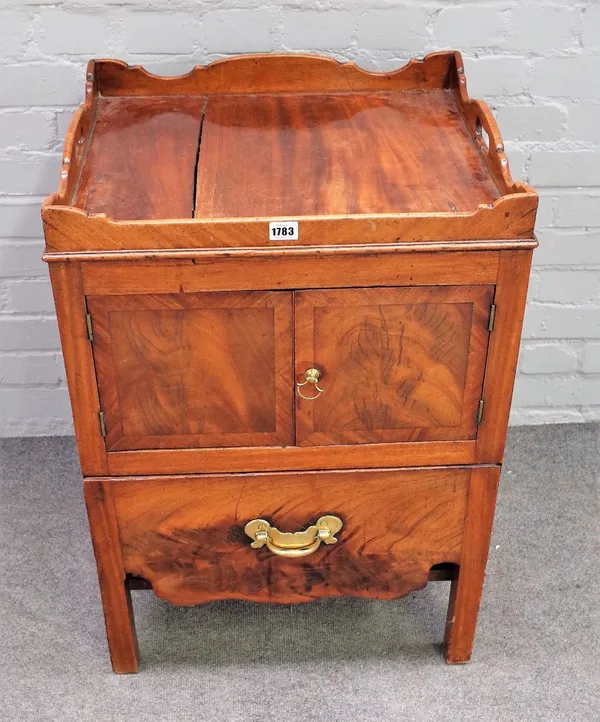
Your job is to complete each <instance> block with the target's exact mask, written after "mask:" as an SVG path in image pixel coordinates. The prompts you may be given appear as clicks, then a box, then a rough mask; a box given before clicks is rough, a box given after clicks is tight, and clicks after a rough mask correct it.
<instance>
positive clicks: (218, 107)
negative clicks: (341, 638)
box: [42, 52, 537, 673]
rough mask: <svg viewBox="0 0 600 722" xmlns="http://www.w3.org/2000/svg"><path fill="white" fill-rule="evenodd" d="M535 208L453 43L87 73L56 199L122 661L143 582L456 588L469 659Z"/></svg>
mask: <svg viewBox="0 0 600 722" xmlns="http://www.w3.org/2000/svg"><path fill="white" fill-rule="evenodd" d="M536 209H537V195H536V194H535V192H534V191H533V190H532V189H531V188H529V187H528V186H526V185H524V184H522V183H518V182H513V180H512V178H511V176H510V173H509V170H508V163H507V160H506V156H505V154H504V148H503V144H502V140H501V137H500V133H499V131H498V128H497V126H496V123H495V121H494V119H493V117H492V115H491V113H490V111H489V109H488V108H487V106H486V105H485V104H484V103H482V102H480V101H475V100H470V99H469V98H468V95H467V91H466V83H465V77H464V71H463V65H462V59H461V57H460V54H459V53H452V52H444V53H435V54H433V55H429V56H428V57H427V58H425V59H424V60H422V61H411V62H410V63H408V65H406V66H405V67H404V68H402V69H400V70H398V71H395V72H392V73H369V72H366V71H363V70H360V69H359V68H357V67H356V66H355V65H353V64H351V63H347V64H339V63H337V62H336V61H333V60H329V59H326V58H319V57H312V56H295V55H287V56H280V55H269V56H240V57H236V58H230V59H228V60H224V61H219V62H217V63H213V64H212V65H209V66H208V67H206V68H201V67H197V68H194V70H192V71H191V72H190V73H189V74H188V75H185V76H181V77H179V78H159V77H156V76H153V75H151V74H149V73H147V72H146V71H144V70H143V69H142V68H139V67H131V68H130V67H128V66H127V65H125V64H124V63H120V62H118V61H114V60H100V61H92V62H90V64H89V66H88V72H87V83H86V101H85V103H84V104H83V105H82V106H81V108H80V109H79V110H78V111H77V113H76V114H75V116H74V118H73V121H72V123H71V127H70V129H69V132H68V134H67V139H66V143H65V151H64V158H63V167H62V171H61V179H60V185H59V189H58V191H57V193H55V194H53V195H52V196H50V198H48V200H47V201H46V202H45V204H44V207H43V210H42V216H43V220H44V230H45V236H46V253H45V255H44V258H45V260H46V261H48V262H49V263H50V275H51V279H52V286H53V290H54V297H55V301H56V308H57V314H58V320H59V327H60V333H61V341H62V345H63V350H64V355H65V363H66V368H67V377H68V382H69V391H70V394H71V401H72V405H73V416H74V423H75V431H76V435H77V443H78V448H79V453H80V458H81V466H82V470H83V474H84V477H85V483H84V490H85V499H86V503H87V508H88V514H89V520H90V527H91V531H92V539H93V543H94V550H95V554H96V560H97V564H98V572H99V579H100V586H101V592H102V601H103V605H104V614H105V619H106V627H107V633H108V640H109V646H110V652H111V658H112V663H113V668H114V670H115V671H116V672H119V673H126V672H135V671H137V668H138V652H137V644H136V640H135V632H134V624H133V614H132V608H131V598H130V590H131V589H133V588H136V589H137V588H141V587H151V588H152V589H153V590H154V592H155V593H156V594H157V595H158V596H159V597H161V598H163V599H166V600H168V601H170V602H172V603H174V604H184V605H189V604H200V603H204V602H208V601H210V600H213V599H226V598H240V599H249V600H254V601H258V602H261V601H262V602H278V603H292V602H304V601H309V600H311V599H316V598H321V597H328V596H340V595H356V596H364V597H373V598H379V599H391V598H395V597H401V596H403V595H405V594H407V593H408V592H410V591H412V590H416V589H421V588H423V587H424V586H425V584H427V582H428V581H431V580H437V579H450V580H451V591H450V604H449V612H448V621H447V629H446V638H445V655H446V659H447V661H448V662H453V663H456V662H466V661H468V660H469V658H470V655H471V649H472V646H473V639H474V634H475V625H476V620H477V611H478V607H479V600H480V596H481V589H482V584H483V578H484V572H485V564H486V559H487V551H488V545H489V539H490V533H491V526H492V520H493V515H494V507H495V495H496V488H497V484H498V479H499V476H500V468H501V462H502V457H503V452H504V444H505V438H506V428H507V423H508V413H509V408H510V399H511V394H512V385H513V381H514V373H515V367H516V362H517V356H518V348H519V340H520V331H521V323H522V318H523V312H524V306H525V295H526V291H527V283H528V277H529V267H530V262H531V254H532V250H533V248H534V247H535V246H536V245H537V242H536V240H535V236H534V233H533V226H534V220H535V214H536ZM271 223H279V224H280V226H279V228H280V229H283V230H279V231H278V230H277V228H275V229H273V228H272V227H271Z"/></svg>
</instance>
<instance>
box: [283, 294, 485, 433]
mask: <svg viewBox="0 0 600 722" xmlns="http://www.w3.org/2000/svg"><path fill="white" fill-rule="evenodd" d="M493 297H494V286H492V285H472V286H420V287H393V288H360V289H359V288H352V289H325V290H307V291H298V292H296V294H295V326H296V327H295V339H296V354H295V367H296V382H297V384H302V383H304V382H305V381H306V379H307V375H306V372H307V371H308V370H309V369H316V370H317V371H318V376H319V378H318V382H317V385H318V388H319V389H322V390H323V391H322V393H320V392H319V391H318V390H317V388H316V386H315V384H314V383H312V382H311V381H309V382H308V383H306V384H305V385H303V386H297V389H296V402H297V406H296V442H297V444H299V445H300V446H310V445H318V446H323V445H331V444H364V443H384V442H396V441H398V442H400V441H443V440H449V441H451V440H455V439H474V438H476V436H477V409H478V405H479V400H480V398H481V391H482V386H483V377H484V372H485V363H486V356H487V347H488V335H489V331H488V325H489V317H490V309H491V304H492V303H493ZM312 373H313V375H312V379H313V380H314V372H312ZM309 376H310V374H309ZM302 396H306V397H311V396H312V397H315V398H312V399H311V400H306V399H304V398H302Z"/></svg>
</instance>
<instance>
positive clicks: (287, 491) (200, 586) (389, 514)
mask: <svg viewBox="0 0 600 722" xmlns="http://www.w3.org/2000/svg"><path fill="white" fill-rule="evenodd" d="M497 478H498V468H497V467H475V468H467V467H458V468H433V469H405V470H397V469H394V470H374V471H348V472H345V471H343V472H341V471H333V472H305V473H282V474H251V475H247V474H244V475H224V476H197V477H149V478H133V479H118V478H117V479H88V480H87V482H86V495H87V501H88V507H89V508H90V515H91V516H92V517H93V515H94V506H95V504H96V500H100V499H101V502H100V501H99V502H98V503H102V504H106V500H107V499H112V500H113V508H114V521H115V525H116V527H117V528H118V537H119V540H120V544H121V551H122V566H123V572H124V574H130V575H133V576H135V577H142V578H144V579H146V580H147V581H148V582H150V583H151V584H152V587H153V589H154V591H155V593H156V594H157V596H159V597H161V598H163V599H166V600H168V601H170V602H172V603H175V604H181V605H191V604H199V603H203V602H207V601H210V600H213V599H225V598H238V599H249V600H254V601H270V602H284V603H287V602H302V601H308V600H311V599H316V598H320V597H330V596H342V595H347V596H350V595H351V596H363V597H376V598H382V599H391V598H395V597H401V596H403V595H405V594H406V593H408V592H409V591H411V590H414V589H419V588H422V587H424V586H425V585H426V583H427V580H428V577H429V572H430V569H431V567H432V566H434V565H437V564H442V563H454V564H459V565H460V564H461V555H462V554H463V552H464V546H465V545H464V541H465V538H466V532H465V523H466V519H467V518H468V516H469V515H468V514H467V505H468V503H469V499H470V494H469V490H470V487H471V485H473V484H477V485H478V487H479V488H483V489H484V490H487V491H488V492H491V491H492V490H494V489H495V485H496V483H497ZM472 498H473V499H476V498H489V500H490V504H491V506H490V508H488V509H477V510H476V514H475V516H473V518H482V517H485V516H486V514H493V498H494V494H493V493H489V494H487V493H486V494H484V495H483V496H478V495H477V494H474V495H472ZM112 514H113V512H112V511H111V515H112ZM482 549H483V550H484V551H485V554H486V553H487V540H485V543H484V545H483V547H482ZM477 553H479V552H477ZM485 554H484V558H483V563H484V564H485Z"/></svg>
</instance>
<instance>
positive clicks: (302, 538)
mask: <svg viewBox="0 0 600 722" xmlns="http://www.w3.org/2000/svg"><path fill="white" fill-rule="evenodd" d="M342 526H343V524H342V520H341V519H340V518H339V517H337V516H331V515H327V516H322V517H320V518H319V519H317V521H316V523H315V524H313V525H312V526H309V527H308V529H305V530H304V531H298V532H282V531H279V529H276V528H275V527H274V526H271V525H270V524H269V522H268V521H265V520H264V519H253V520H252V521H249V522H248V523H247V524H246V526H245V527H244V531H245V532H246V534H247V535H248V536H249V537H250V539H253V540H254V541H253V542H252V544H250V546H251V547H252V548H253V549H260V548H261V547H262V546H264V545H265V544H266V545H267V547H268V548H269V549H270V550H271V551H272V552H273V554H277V556H280V557H292V558H295V557H306V556H308V555H309V554H312V553H313V552H316V551H317V549H318V548H319V546H320V544H321V542H323V543H324V544H335V543H336V541H337V539H336V538H335V534H337V533H338V532H339V531H340V529H341V528H342Z"/></svg>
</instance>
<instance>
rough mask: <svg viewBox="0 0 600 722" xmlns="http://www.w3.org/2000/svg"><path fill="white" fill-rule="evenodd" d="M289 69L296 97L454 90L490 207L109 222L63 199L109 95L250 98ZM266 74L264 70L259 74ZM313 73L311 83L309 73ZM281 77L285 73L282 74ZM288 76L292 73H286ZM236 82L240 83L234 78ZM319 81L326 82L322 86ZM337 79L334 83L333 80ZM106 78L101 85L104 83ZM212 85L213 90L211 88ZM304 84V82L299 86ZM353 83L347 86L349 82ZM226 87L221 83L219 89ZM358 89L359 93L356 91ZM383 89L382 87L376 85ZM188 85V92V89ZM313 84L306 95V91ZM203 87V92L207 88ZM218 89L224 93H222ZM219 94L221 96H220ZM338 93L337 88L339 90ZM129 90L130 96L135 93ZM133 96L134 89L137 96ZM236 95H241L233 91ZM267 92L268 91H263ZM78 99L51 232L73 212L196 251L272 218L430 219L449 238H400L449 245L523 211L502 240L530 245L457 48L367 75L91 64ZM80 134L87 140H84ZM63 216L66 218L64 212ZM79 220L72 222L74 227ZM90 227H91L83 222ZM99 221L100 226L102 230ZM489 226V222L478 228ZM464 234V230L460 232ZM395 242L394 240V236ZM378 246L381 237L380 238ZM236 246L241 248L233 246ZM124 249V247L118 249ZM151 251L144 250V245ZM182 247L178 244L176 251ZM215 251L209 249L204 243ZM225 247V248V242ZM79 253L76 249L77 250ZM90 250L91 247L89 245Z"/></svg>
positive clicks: (258, 58)
mask: <svg viewBox="0 0 600 722" xmlns="http://www.w3.org/2000/svg"><path fill="white" fill-rule="evenodd" d="M269 66H270V67H271V68H273V67H277V68H281V67H282V66H284V67H286V66H287V67H288V68H292V69H293V68H295V69H296V71H298V69H301V70H306V69H307V68H308V69H309V70H310V72H308V73H307V77H308V79H309V81H310V82H311V83H312V85H310V86H307V88H306V89H305V90H301V91H298V90H297V89H293V88H292V89H290V90H289V91H285V90H281V89H279V90H277V92H290V93H294V94H297V93H298V92H311V93H324V92H335V83H336V82H337V83H338V85H339V84H340V83H342V84H345V86H347V87H345V88H344V91H343V92H364V93H371V92H376V91H380V90H388V91H389V90H391V91H394V92H396V91H399V92H402V91H414V90H417V89H418V90H421V91H423V92H427V91H428V90H434V91H438V92H439V91H440V90H453V91H454V92H455V94H456V98H457V103H458V105H459V108H460V110H461V111H462V113H463V115H464V120H465V123H466V124H467V127H468V129H469V130H470V132H471V133H472V135H473V139H474V141H475V143H476V145H477V146H478V148H479V150H480V152H482V154H483V155H484V156H485V157H486V163H487V166H488V170H489V172H490V174H491V176H492V178H493V180H494V181H495V183H496V185H497V186H498V190H499V193H500V197H499V198H498V199H496V200H495V201H494V202H493V203H491V204H480V205H479V206H478V208H477V209H476V210H475V211H469V212H455V213H452V212H448V213H446V212H435V213H428V214H423V213H393V214H362V215H358V214H356V215H345V216H333V215H328V216H318V217H313V216H295V217H294V218H290V217H286V216H282V217H277V218H275V217H268V218H261V217H257V218H248V217H243V218H214V219H213V218H185V219H177V218H166V219H154V220H140V221H131V220H118V221H117V220H113V219H111V218H109V217H108V216H106V215H105V214H93V213H87V212H86V211H84V210H81V209H79V208H76V207H74V206H72V205H71V203H70V200H71V198H72V197H73V194H74V191H75V189H76V185H77V181H78V178H79V175H80V172H81V169H82V167H83V165H84V163H85V159H86V153H87V145H88V142H87V141H89V139H90V138H91V137H92V136H93V132H92V130H93V124H94V118H95V115H96V112H97V109H98V106H99V102H100V100H101V98H102V97H103V96H104V97H108V96H116V95H121V96H127V95H132V94H135V95H137V96H144V95H147V96H151V95H152V96H155V95H165V96H168V95H177V94H180V95H181V94H182V87H183V89H184V90H185V93H183V94H185V95H189V94H190V90H189V88H196V89H197V94H198V95H207V94H208V95H210V94H227V95H231V94H235V93H232V92H231V90H232V87H233V88H235V86H233V85H232V82H233V79H237V80H238V82H240V83H242V85H243V87H244V88H245V92H246V93H253V92H254V91H253V88H256V87H257V86H256V83H257V82H258V81H256V79H255V80H254V81H253V82H254V83H255V85H254V86H253V85H252V84H249V85H248V75H250V77H251V78H252V77H255V76H257V75H259V78H260V77H261V75H260V74H263V75H264V74H265V73H266V70H268V67H269ZM266 74H267V75H268V73H266ZM315 74H316V77H317V79H318V80H315V79H314V78H313V76H314V75H315ZM283 75H284V77H287V76H288V75H289V74H287V75H286V74H285V73H284V74H283ZM291 75H292V76H293V73H292V74H291ZM240 77H241V78H243V81H240V80H239V78H240ZM323 77H325V79H326V82H325V83H323V82H321V79H322V78H323ZM336 78H337V81H336ZM107 79H108V80H107ZM211 82H212V86H211V85H210V84H211ZM303 82H306V81H303ZM328 83H329V85H332V84H333V85H334V87H333V88H331V89H330V90H327V87H328V85H327V84H328ZM353 83H354V84H353ZM224 84H225V86H224ZM357 84H358V90H356V87H357ZM382 84H383V87H381V85H382ZM188 86H189V87H188ZM311 87H312V90H311V89H310V88H311ZM207 88H208V89H207ZM224 88H225V89H224ZM225 90H226V91H227V92H225ZM338 90H339V88H338ZM134 91H135V92H134ZM137 91H140V92H137ZM242 92H243V91H241V90H240V93H242ZM265 92H268V93H270V94H272V93H273V92H275V91H269V90H265ZM85 97H86V99H85V102H84V103H83V104H82V105H81V106H80V107H79V108H78V110H77V111H76V112H75V114H74V116H73V118H72V121H71V124H70V126H69V129H68V131H67V134H66V138H65V144H64V150H63V157H62V161H63V162H62V167H61V170H60V180H59V186H58V190H57V191H56V192H54V193H52V194H51V195H50V196H48V197H47V198H46V199H45V201H44V202H43V204H42V217H43V219H44V222H45V224H47V225H48V226H52V227H54V228H55V229H58V228H59V227H62V225H63V221H64V223H67V224H70V223H71V221H72V219H73V217H74V216H73V214H77V215H79V216H80V219H79V222H82V221H83V220H84V219H85V223H86V224H87V225H88V228H87V232H88V233H89V234H90V237H91V235H92V234H94V233H101V232H102V230H103V229H106V225H105V224H110V225H111V227H112V231H113V232H117V233H123V237H124V241H125V242H126V238H125V237H126V235H127V233H128V231H129V230H130V229H135V228H136V227H137V228H139V227H144V228H147V229H148V230H149V231H150V232H151V233H152V231H153V230H157V229H158V228H159V227H161V228H162V231H161V232H164V231H165V229H167V230H168V229H169V228H171V229H172V231H173V233H174V234H175V233H183V234H186V233H188V232H189V233H190V235H191V236H194V239H195V240H192V239H190V242H189V243H188V244H187V245H186V246H185V247H187V248H196V247H204V246H203V245H200V246H198V244H197V240H198V237H201V236H202V235H203V232H204V231H205V230H209V229H210V228H212V227H217V226H218V225H219V224H231V225H234V226H235V225H237V224H260V225H262V224H264V223H268V222H269V221H274V220H300V221H308V222H316V221H321V222H322V221H325V222H327V223H328V224H335V223H339V222H344V223H348V222H350V221H353V222H356V223H357V231H358V224H361V225H362V224H364V223H365V222H369V220H371V219H377V220H379V221H383V222H387V223H394V222H398V223H399V226H401V227H404V226H406V225H407V224H409V225H412V224H413V222H414V223H416V224H417V225H418V224H419V222H420V221H427V220H428V219H433V220H435V221H437V224H436V225H438V226H439V227H440V229H441V228H444V227H445V228H447V229H449V230H450V232H449V233H447V234H444V233H443V232H440V233H436V232H435V231H434V232H433V233H431V234H430V236H431V237H428V238H427V239H425V238H423V236H422V235H419V234H416V235H414V236H413V235H410V234H409V236H407V237H406V239H403V240H406V241H408V242H413V241H423V240H430V241H442V240H444V239H445V238H449V239H450V240H459V239H460V240H466V241H468V240H474V236H473V231H470V228H469V227H470V226H472V225H473V223H474V222H475V225H479V220H483V218H484V217H485V215H486V214H489V211H490V210H492V211H494V212H497V215H498V217H499V216H500V209H502V210H503V211H504V212H505V213H506V214H507V215H506V217H507V218H508V217H509V216H510V215H512V216H513V217H515V216H516V215H518V214H519V213H520V212H521V211H523V209H525V213H524V214H523V213H521V215H525V216H528V221H527V222H525V223H523V222H521V223H520V224H519V225H518V227H516V226H515V227H514V229H512V230H514V232H511V225H510V223H508V224H507V225H508V228H507V229H506V233H505V235H504V236H503V237H504V238H505V239H506V238H510V237H515V238H516V239H521V238H526V239H528V240H531V239H533V238H534V234H533V229H534V222H535V213H536V210H537V204H538V195H537V193H536V192H535V190H534V189H533V188H532V187H531V186H529V185H527V184H526V183H523V182H520V181H517V182H515V181H513V179H512V176H511V174H510V169H509V164H508V159H507V158H506V155H505V152H504V143H503V141H502V137H501V134H500V131H499V129H498V126H497V124H496V121H495V119H494V117H493V115H492V113H491V111H490V109H489V107H488V106H487V104H486V103H484V102H483V101H480V100H474V99H470V98H469V95H468V92H467V87H466V79H465V73H464V64H463V60H462V56H461V54H460V53H459V52H457V51H441V52H436V53H431V54H429V55H427V56H426V57H425V58H423V59H422V60H417V59H412V60H410V61H408V63H407V64H406V65H404V66H403V67H402V68H399V69H398V70H394V71H392V72H373V71H367V70H363V69H361V68H359V67H358V66H357V65H356V64H355V63H352V62H338V61H337V60H335V59H333V58H328V57H324V56H319V55H302V54H257V55H238V56H233V57H230V58H225V59H222V60H217V61H215V62H213V63H210V64H209V65H207V66H196V67H194V68H193V69H192V70H191V71H190V72H189V73H187V74H185V75H181V76H173V77H162V76H157V75H154V74H152V73H150V72H148V71H147V70H145V69H144V68H143V67H142V66H139V65H136V66H129V65H128V64H127V63H124V62H122V61H119V60H110V59H107V60H91V61H90V62H89V64H88V67H87V75H86V84H85ZM482 130H484V131H485V132H486V133H487V136H488V139H489V146H486V144H485V142H484V140H483V134H482ZM86 134H87V135H86ZM67 214H68V215H67ZM79 222H78V224H79ZM90 223H93V224H94V225H89V224H90ZM103 224H104V225H103ZM484 225H486V226H489V225H490V224H489V223H484ZM463 229H464V230H463ZM475 237H477V238H481V239H483V240H491V239H494V238H497V236H496V235H495V234H494V233H493V232H492V231H490V232H488V233H485V232H483V233H481V232H479V233H475ZM396 240H399V239H396ZM383 242H385V239H384V240H383ZM236 245H240V244H239V243H238V244H236ZM250 245H251V246H253V247H254V246H257V245H258V246H260V245H263V246H264V247H271V244H269V243H264V244H260V243H259V244H257V243H256V242H253V243H250ZM125 247H126V246H125ZM152 247H153V246H152V245H150V246H149V248H152ZM179 247H181V246H179ZM210 247H214V244H210ZM224 247H228V244H227V243H226V244H225V245H224ZM68 248H69V246H68V245H67V246H63V247H60V248H56V250H67V249H68ZM96 248H97V249H98V250H102V249H103V248H104V246H103V245H102V244H101V243H99V244H98V245H97V246H96ZM52 250H53V248H52V247H49V248H47V251H48V252H51V251H52ZM78 250H81V249H78ZM89 250H93V249H92V248H90V249H89Z"/></svg>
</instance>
